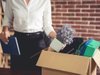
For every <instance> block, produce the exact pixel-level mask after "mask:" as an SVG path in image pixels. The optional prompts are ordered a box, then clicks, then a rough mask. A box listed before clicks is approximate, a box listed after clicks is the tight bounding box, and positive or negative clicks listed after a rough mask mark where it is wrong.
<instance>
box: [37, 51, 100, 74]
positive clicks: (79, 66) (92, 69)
mask: <svg viewBox="0 0 100 75" xmlns="http://www.w3.org/2000/svg"><path fill="white" fill-rule="evenodd" d="M96 65H98V67H99V68H100V51H99V50H97V51H96V52H95V55H94V57H93V58H91V57H84V56H78V55H72V54H64V53H57V52H50V51H44V50H43V51H42V53H41V55H40V57H39V60H38V62H37V66H40V67H42V68H43V69H42V75H96V70H97V66H96Z"/></svg>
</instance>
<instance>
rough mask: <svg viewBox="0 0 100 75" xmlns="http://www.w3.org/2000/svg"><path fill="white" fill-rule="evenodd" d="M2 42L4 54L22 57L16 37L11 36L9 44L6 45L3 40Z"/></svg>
mask: <svg viewBox="0 0 100 75" xmlns="http://www.w3.org/2000/svg"><path fill="white" fill-rule="evenodd" d="M0 42H1V47H2V50H3V52H4V53H9V54H11V55H21V53H20V48H19V45H18V41H17V38H16V37H14V36H11V37H10V38H9V41H8V43H7V44H6V43H4V42H3V41H2V40H0Z"/></svg>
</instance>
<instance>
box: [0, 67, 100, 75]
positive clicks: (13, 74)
mask: <svg viewBox="0 0 100 75" xmlns="http://www.w3.org/2000/svg"><path fill="white" fill-rule="evenodd" d="M0 75H34V73H33V71H12V70H10V69H2V68H0ZM97 75H100V72H99V73H98V74H97Z"/></svg>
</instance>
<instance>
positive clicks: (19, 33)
mask: <svg viewBox="0 0 100 75" xmlns="http://www.w3.org/2000/svg"><path fill="white" fill-rule="evenodd" d="M14 33H15V35H19V36H38V35H41V34H43V32H42V31H38V32H33V33H22V32H18V31H14Z"/></svg>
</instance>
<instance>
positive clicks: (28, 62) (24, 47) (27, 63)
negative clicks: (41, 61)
mask: <svg viewBox="0 0 100 75" xmlns="http://www.w3.org/2000/svg"><path fill="white" fill-rule="evenodd" d="M14 36H15V37H17V40H18V44H19V48H20V52H21V55H19V56H16V55H11V69H12V70H24V71H25V70H26V71H33V73H34V75H41V68H40V67H37V66H36V63H37V60H38V58H39V55H40V54H37V55H36V56H34V55H35V54H36V53H39V52H41V50H42V49H43V48H45V45H43V44H45V43H43V32H36V33H20V32H16V31H15V34H14ZM32 56H33V57H32Z"/></svg>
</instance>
